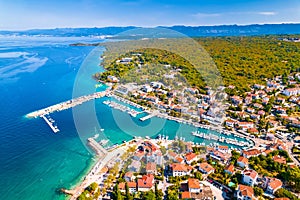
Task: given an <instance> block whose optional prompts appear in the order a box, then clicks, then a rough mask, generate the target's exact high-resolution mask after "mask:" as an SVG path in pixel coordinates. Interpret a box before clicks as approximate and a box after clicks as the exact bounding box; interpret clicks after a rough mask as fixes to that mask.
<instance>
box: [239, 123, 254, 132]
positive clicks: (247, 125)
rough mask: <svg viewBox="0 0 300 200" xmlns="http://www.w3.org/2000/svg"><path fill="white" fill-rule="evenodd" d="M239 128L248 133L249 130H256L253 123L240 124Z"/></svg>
mask: <svg viewBox="0 0 300 200" xmlns="http://www.w3.org/2000/svg"><path fill="white" fill-rule="evenodd" d="M238 127H239V128H241V129H242V130H244V131H246V130H247V129H249V128H254V123H253V122H238Z"/></svg>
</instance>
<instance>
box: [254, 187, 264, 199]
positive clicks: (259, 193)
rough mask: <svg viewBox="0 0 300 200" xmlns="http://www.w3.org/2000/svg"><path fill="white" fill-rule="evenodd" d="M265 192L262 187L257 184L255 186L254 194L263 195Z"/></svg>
mask: <svg viewBox="0 0 300 200" xmlns="http://www.w3.org/2000/svg"><path fill="white" fill-rule="evenodd" d="M263 193H264V191H263V189H261V188H260V187H257V186H255V187H254V195H255V196H257V197H258V196H261V195H262V194H263Z"/></svg>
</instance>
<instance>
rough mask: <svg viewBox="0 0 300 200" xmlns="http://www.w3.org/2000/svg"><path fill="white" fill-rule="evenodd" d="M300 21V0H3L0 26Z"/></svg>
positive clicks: (19, 27) (14, 27)
mask: <svg viewBox="0 0 300 200" xmlns="http://www.w3.org/2000/svg"><path fill="white" fill-rule="evenodd" d="M299 22H300V0H247V1H246V0H46V1H45V0H0V30H26V29H35V28H63V27H105V26H129V25H132V26H141V27H155V26H173V25H188V26H201V25H222V24H240V25H245V24H270V23H299Z"/></svg>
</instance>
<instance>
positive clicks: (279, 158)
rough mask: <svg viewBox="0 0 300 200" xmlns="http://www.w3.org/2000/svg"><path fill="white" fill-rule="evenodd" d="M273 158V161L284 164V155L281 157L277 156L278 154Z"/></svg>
mask: <svg viewBox="0 0 300 200" xmlns="http://www.w3.org/2000/svg"><path fill="white" fill-rule="evenodd" d="M273 160H274V161H275V162H278V163H281V164H286V159H285V157H282V156H278V155H277V156H274V157H273Z"/></svg>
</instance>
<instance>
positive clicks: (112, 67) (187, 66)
mask: <svg viewBox="0 0 300 200" xmlns="http://www.w3.org/2000/svg"><path fill="white" fill-rule="evenodd" d="M279 37H280V36H251V37H205V38H195V40H196V41H197V42H198V44H199V45H201V46H202V47H203V48H204V49H205V50H206V51H207V52H208V54H209V55H210V56H211V58H212V59H213V62H214V63H215V65H216V66H217V69H218V70H219V72H220V74H221V76H222V79H223V82H224V84H225V85H227V86H228V85H234V86H236V88H235V89H234V90H233V91H232V92H233V93H234V92H237V91H247V90H249V86H250V85H253V84H254V83H262V82H263V81H264V79H265V78H273V77H274V76H276V75H287V74H289V73H291V72H296V71H299V66H300V61H299V59H298V58H299V56H300V51H299V49H300V43H296V42H286V41H281V40H278V38H279ZM157 42H159V41H157ZM178 49H181V51H184V52H185V55H188V54H189V53H191V52H189V51H190V49H188V48H187V49H183V47H182V46H178ZM135 52H138V53H140V54H141V55H142V56H141V58H140V61H142V63H144V64H147V63H159V64H163V65H171V66H172V67H173V68H174V69H180V74H181V75H182V76H183V77H185V79H186V80H187V81H188V83H189V84H190V85H192V86H195V87H198V88H199V89H200V91H202V92H205V90H204V87H205V85H206V83H205V82H204V79H203V76H205V75H203V74H200V73H199V70H197V69H195V67H194V66H193V65H192V64H191V63H189V62H188V61H187V60H185V59H184V58H183V57H181V56H179V55H176V54H174V53H172V52H168V51H166V50H161V49H151V48H144V49H143V48H142V49H137V50H135ZM131 53H133V52H128V53H127V54H126V55H119V56H120V57H122V56H123V57H124V56H125V57H126V56H129V55H130V54H131ZM200 56H201V55H200ZM120 57H119V58H120ZM115 61H116V60H109V59H108V60H105V59H104V63H103V64H104V68H105V69H106V71H105V72H103V73H97V74H95V75H94V77H95V78H96V79H98V80H106V77H107V76H108V75H115V76H117V77H122V76H123V75H125V74H126V72H128V71H129V70H131V69H132V68H133V67H136V66H135V64H134V62H133V63H130V64H126V65H124V64H116V62H115ZM202 64H203V65H204V64H205V63H202ZM208 64H210V63H208ZM203 67H204V66H203ZM130 75H132V76H133V77H135V80H138V79H139V77H138V76H137V77H136V76H134V74H130Z"/></svg>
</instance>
